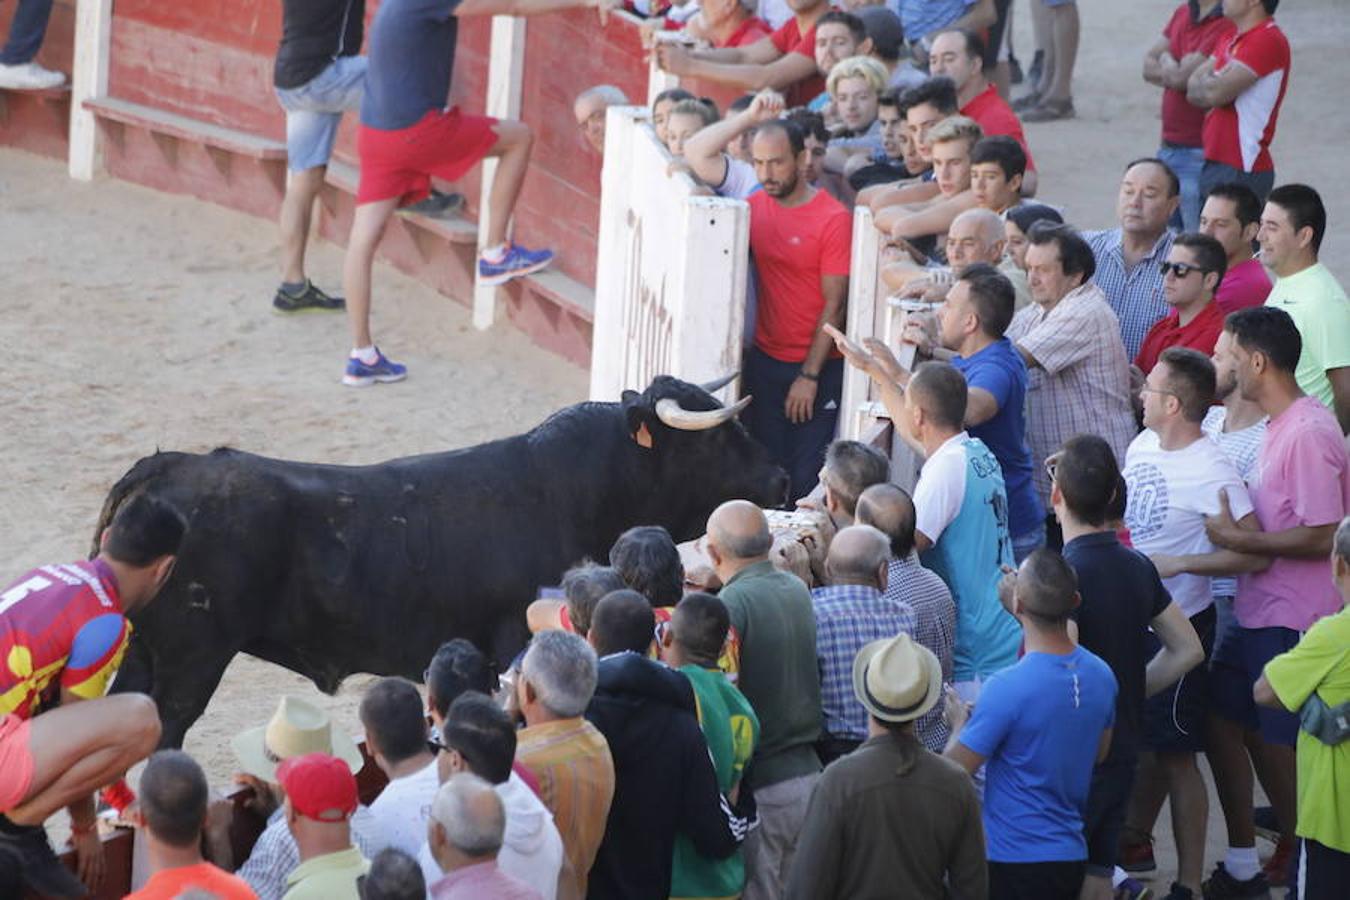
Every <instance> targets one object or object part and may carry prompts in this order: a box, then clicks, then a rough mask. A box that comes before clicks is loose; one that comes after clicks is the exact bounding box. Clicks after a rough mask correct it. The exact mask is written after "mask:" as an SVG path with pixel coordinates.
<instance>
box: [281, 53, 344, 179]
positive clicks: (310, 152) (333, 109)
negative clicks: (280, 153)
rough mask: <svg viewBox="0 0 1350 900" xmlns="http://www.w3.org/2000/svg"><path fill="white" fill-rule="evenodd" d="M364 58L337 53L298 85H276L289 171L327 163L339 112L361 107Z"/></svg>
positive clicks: (311, 167)
mask: <svg viewBox="0 0 1350 900" xmlns="http://www.w3.org/2000/svg"><path fill="white" fill-rule="evenodd" d="M365 84H366V58H365V57H364V56H339V57H338V58H337V59H335V60H333V61H332V62H331V63H330V64H329V65H328V68H326V69H324V70H323V71H322V72H320V73H319V74H318V75H315V76H314V77H313V78H311V79H310V80H309V81H307V82H305V83H304V84H302V85H300V87H297V88H277V100H278V101H279V102H280V103H281V107H282V109H284V110H286V165H287V167H288V168H290V170H291V171H292V172H304V171H305V170H307V169H313V168H317V167H318V166H326V165H328V158H329V157H330V156H332V155H333V142H334V141H335V140H336V139H337V131H338V125H339V124H340V123H341V122H342V114H343V113H344V112H347V111H348V110H352V111H355V110H358V109H360V108H361V94H362V91H363V90H364V88H365Z"/></svg>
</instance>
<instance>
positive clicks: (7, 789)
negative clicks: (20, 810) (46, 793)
mask: <svg viewBox="0 0 1350 900" xmlns="http://www.w3.org/2000/svg"><path fill="white" fill-rule="evenodd" d="M28 730H29V729H28V720H27V719H20V718H19V717H18V716H16V715H13V714H11V713H6V714H5V716H4V717H3V718H0V813H3V812H8V811H9V810H11V809H13V808H14V807H16V806H18V805H19V804H20V803H22V802H23V801H24V798H26V797H27V796H28V789H29V788H30V787H32V786H33V753H32V751H31V750H29V749H28Z"/></svg>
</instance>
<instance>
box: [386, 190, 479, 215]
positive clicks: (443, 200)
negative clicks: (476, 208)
mask: <svg viewBox="0 0 1350 900" xmlns="http://www.w3.org/2000/svg"><path fill="white" fill-rule="evenodd" d="M463 208H464V195H463V194H442V193H441V192H440V191H432V192H431V195H430V196H428V197H427V198H426V199H424V200H418V201H417V202H416V203H414V204H412V205H411V206H405V207H403V208H401V209H400V210H399V212H400V213H403V214H404V215H409V216H426V217H427V218H429V219H448V218H450V217H451V216H453V215H454V214H455V213H457V212H459V211H460V210H461V209H463Z"/></svg>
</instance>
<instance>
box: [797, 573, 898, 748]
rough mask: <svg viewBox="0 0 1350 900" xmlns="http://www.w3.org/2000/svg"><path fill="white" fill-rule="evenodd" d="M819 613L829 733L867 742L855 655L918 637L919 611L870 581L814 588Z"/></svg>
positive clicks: (823, 693) (819, 658)
mask: <svg viewBox="0 0 1350 900" xmlns="http://www.w3.org/2000/svg"><path fill="white" fill-rule="evenodd" d="M811 605H812V607H813V608H814V610H815V613H816V660H817V661H818V662H819V664H820V705H821V709H822V711H823V712H824V713H825V733H826V734H827V735H829V736H830V737H832V738H841V739H845V740H856V741H865V740H867V710H865V709H863V705H862V703H860V702H859V701H858V698H857V697H855V696H854V695H853V657H855V656H857V655H858V651H859V650H861V649H862V648H863V647H864V646H865V645H866V644H870V643H871V642H872V641H879V640H883V639H885V638H892V637H895V636H896V635H897V634H899V633H900V632H902V631H903V632H905V633H906V634H908V635H909V636H910V637H914V610H913V609H911V608H910V606H909V604H908V603H906V602H905V601H903V600H896V599H894V598H891V597H889V596H886V595H883V594H882V593H881V591H879V590H877V589H876V588H874V587H871V586H870V585H862V584H837V585H832V586H830V587H822V588H816V589H815V590H814V591H812V592H811Z"/></svg>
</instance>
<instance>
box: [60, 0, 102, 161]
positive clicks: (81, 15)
mask: <svg viewBox="0 0 1350 900" xmlns="http://www.w3.org/2000/svg"><path fill="white" fill-rule="evenodd" d="M111 43H112V0H79V3H78V5H77V6H76V9H75V62H74V65H73V67H72V70H71V74H70V156H69V157H68V160H67V164H68V167H69V171H70V177H71V178H74V179H76V180H77V181H92V180H93V179H94V175H95V173H97V172H98V171H99V169H101V168H102V160H101V157H100V154H99V134H98V121H97V120H96V119H95V118H94V114H93V113H91V112H90V111H89V110H87V109H85V108H84V101H85V100H88V99H91V98H95V97H102V96H104V95H105V94H107V93H108V57H109V55H110V46H111Z"/></svg>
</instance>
